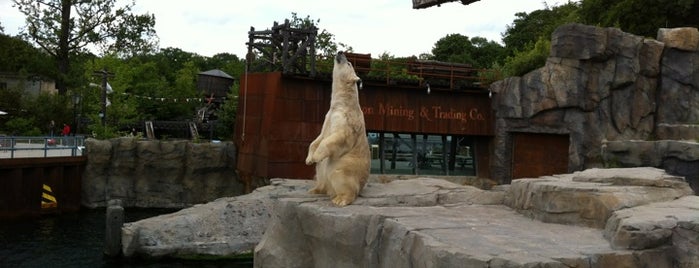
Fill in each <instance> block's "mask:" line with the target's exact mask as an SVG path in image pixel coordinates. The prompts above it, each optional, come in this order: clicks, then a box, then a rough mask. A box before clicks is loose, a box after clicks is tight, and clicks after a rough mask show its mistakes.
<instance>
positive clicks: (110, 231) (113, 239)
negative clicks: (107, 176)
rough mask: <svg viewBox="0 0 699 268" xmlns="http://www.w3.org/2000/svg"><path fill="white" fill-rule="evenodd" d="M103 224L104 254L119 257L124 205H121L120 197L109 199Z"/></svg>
mask: <svg viewBox="0 0 699 268" xmlns="http://www.w3.org/2000/svg"><path fill="white" fill-rule="evenodd" d="M105 225H106V230H105V239H104V255H106V256H108V257H119V256H120V255H121V226H122V225H124V207H122V205H121V199H112V200H109V202H108V204H107V213H106V224H105Z"/></svg>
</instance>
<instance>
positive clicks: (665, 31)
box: [657, 27, 699, 51]
mask: <svg viewBox="0 0 699 268" xmlns="http://www.w3.org/2000/svg"><path fill="white" fill-rule="evenodd" d="M657 39H658V40H659V41H660V42H663V43H665V45H666V46H667V47H670V48H676V49H680V50H686V51H697V50H699V30H697V28H692V27H681V28H660V29H658V38H657Z"/></svg>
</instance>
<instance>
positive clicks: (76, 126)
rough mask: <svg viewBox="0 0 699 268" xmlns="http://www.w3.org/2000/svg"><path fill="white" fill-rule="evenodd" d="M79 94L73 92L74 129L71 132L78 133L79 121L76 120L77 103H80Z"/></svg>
mask: <svg viewBox="0 0 699 268" xmlns="http://www.w3.org/2000/svg"><path fill="white" fill-rule="evenodd" d="M80 99H81V96H80V94H78V93H73V126H74V127H75V131H73V133H79V132H78V130H79V129H80V121H78V104H80Z"/></svg>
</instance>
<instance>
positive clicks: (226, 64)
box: [201, 53, 245, 80]
mask: <svg viewBox="0 0 699 268" xmlns="http://www.w3.org/2000/svg"><path fill="white" fill-rule="evenodd" d="M212 69H219V70H221V71H223V72H225V73H227V74H229V75H230V76H232V77H233V78H235V79H236V80H238V79H240V77H241V76H242V75H243V74H244V73H245V61H244V60H243V59H240V58H238V56H236V55H233V54H230V53H219V54H216V55H214V56H212V57H210V58H207V59H206V62H205V63H204V68H201V70H202V71H208V70H212Z"/></svg>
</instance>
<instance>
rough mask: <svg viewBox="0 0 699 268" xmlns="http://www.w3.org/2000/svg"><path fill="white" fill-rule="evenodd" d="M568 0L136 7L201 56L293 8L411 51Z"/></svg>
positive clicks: (183, 1) (163, 39)
mask: <svg viewBox="0 0 699 268" xmlns="http://www.w3.org/2000/svg"><path fill="white" fill-rule="evenodd" d="M563 2H564V1H562V0H559V1H544V0H481V1H478V2H475V3H472V4H470V5H466V6H465V5H462V4H461V3H460V2H459V1H457V2H451V3H445V4H442V5H441V6H440V7H437V6H434V7H431V8H427V9H417V10H415V9H412V0H353V1H329V0H286V1H278V0H254V1H229V0H198V1H188V0H167V1H166V0H140V1H137V2H136V5H135V6H134V10H133V12H134V13H136V14H143V13H152V14H154V15H155V19H156V25H155V30H156V32H157V35H158V37H159V38H160V47H161V48H165V47H176V48H180V49H182V50H184V51H187V52H192V53H197V54H199V55H202V56H213V55H214V54H217V53H222V52H226V53H232V54H235V55H237V56H239V57H241V58H242V57H244V55H245V53H246V51H247V48H246V45H245V42H247V40H248V31H249V30H250V27H251V26H252V27H255V30H264V29H268V28H270V27H271V26H272V25H273V24H274V22H275V21H278V22H280V23H281V22H283V21H284V19H286V18H291V13H292V12H295V13H297V14H298V15H299V17H304V18H305V17H306V16H310V17H311V18H312V19H314V20H316V19H320V23H319V24H318V27H319V28H320V29H326V30H327V31H328V32H330V33H332V34H334V35H335V41H337V42H342V43H345V44H348V45H350V46H352V48H353V49H354V52H357V53H371V54H372V56H374V57H376V56H378V55H379V54H382V53H384V52H388V53H389V54H391V55H393V56H398V57H406V56H412V55H416V56H417V55H419V54H421V53H430V52H431V50H432V47H433V46H434V44H435V42H437V41H438V40H439V39H440V38H442V37H444V36H446V35H447V34H453V33H459V34H462V35H466V36H469V37H474V36H481V37H485V38H486V39H488V40H492V41H496V42H501V37H502V36H501V33H503V32H504V31H505V29H506V27H507V25H509V24H512V21H513V20H514V18H515V13H517V12H527V13H529V12H531V11H534V10H538V9H543V8H544V7H545V5H548V6H556V5H560V4H561V3H563ZM0 23H1V25H2V26H3V27H4V28H5V33H6V34H9V35H15V34H17V32H18V31H19V29H20V28H21V27H23V26H24V17H23V16H22V14H21V13H19V11H17V9H16V8H13V7H12V0H0Z"/></svg>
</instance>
